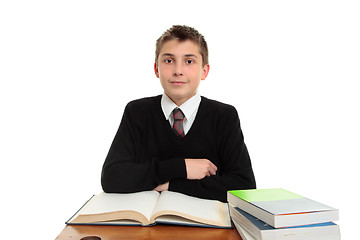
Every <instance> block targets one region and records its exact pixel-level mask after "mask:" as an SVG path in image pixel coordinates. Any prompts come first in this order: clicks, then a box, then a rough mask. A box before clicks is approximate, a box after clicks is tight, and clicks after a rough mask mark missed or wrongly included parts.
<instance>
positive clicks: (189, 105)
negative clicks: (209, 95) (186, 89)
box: [161, 93, 201, 135]
mask: <svg viewBox="0 0 360 240" xmlns="http://www.w3.org/2000/svg"><path fill="white" fill-rule="evenodd" d="M200 102H201V97H200V94H199V93H196V94H195V95H194V96H193V97H191V98H190V99H189V100H187V101H186V102H184V103H183V104H182V105H181V106H180V107H178V106H177V105H176V104H175V103H174V102H173V101H172V100H171V99H170V98H169V97H168V96H167V95H166V94H165V93H164V94H163V95H162V97H161V108H162V110H163V113H164V115H165V118H166V120H168V121H169V123H170V126H171V127H172V125H173V123H174V116H173V115H172V111H173V110H174V109H175V108H177V107H178V108H180V109H181V111H182V112H183V113H184V116H185V117H184V121H183V127H184V133H185V135H186V134H187V133H188V131H189V130H190V128H191V126H192V124H193V123H194V120H195V117H196V114H197V111H198V109H199V106H200Z"/></svg>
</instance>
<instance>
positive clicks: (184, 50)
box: [154, 40, 210, 106]
mask: <svg viewBox="0 0 360 240" xmlns="http://www.w3.org/2000/svg"><path fill="white" fill-rule="evenodd" d="M209 68H210V67H209V64H207V65H205V66H204V67H203V66H202V57H201V54H200V51H199V46H198V45H197V44H196V43H195V42H193V41H191V40H185V41H182V42H180V41H178V40H170V41H167V42H166V43H165V44H164V45H163V47H162V48H161V51H160V54H159V57H158V62H157V63H155V65H154V69H155V75H156V77H158V78H159V79H160V82H161V85H162V87H163V88H164V91H165V93H166V95H167V96H168V97H169V98H170V99H171V100H173V101H174V102H175V104H176V105H178V106H180V105H181V104H183V103H184V102H186V101H187V100H188V99H190V98H191V97H192V96H194V95H195V94H196V91H197V88H198V86H199V84H200V80H205V78H206V77H207V75H208V73H209Z"/></svg>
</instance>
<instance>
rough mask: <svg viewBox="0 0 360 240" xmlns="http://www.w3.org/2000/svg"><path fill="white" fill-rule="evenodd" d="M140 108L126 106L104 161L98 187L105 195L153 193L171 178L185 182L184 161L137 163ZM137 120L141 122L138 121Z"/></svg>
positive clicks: (155, 160) (138, 161) (143, 161)
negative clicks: (183, 179)
mask: <svg viewBox="0 0 360 240" xmlns="http://www.w3.org/2000/svg"><path fill="white" fill-rule="evenodd" d="M138 109H139V107H138V106H137V105H135V106H134V104H131V103H129V104H128V105H127V106H126V108H125V110H124V114H123V117H122V120H121V123H120V126H119V129H118V131H117V133H116V135H115V138H114V140H113V142H112V144H111V147H110V149H109V152H108V155H107V157H106V159H105V162H104V165H103V168H102V173H101V184H102V188H103V190H104V191H105V192H112V193H130V192H138V191H145V190H153V189H154V188H155V187H157V186H158V185H159V184H162V183H165V182H168V181H169V180H171V179H173V178H186V168H185V162H184V159H183V158H173V159H166V160H160V159H158V158H156V157H152V158H150V157H149V158H148V159H139V158H138V157H137V156H136V153H137V152H138V149H139V148H140V147H141V146H140V144H139V139H141V134H142V132H144V130H143V128H144V126H143V122H144V121H142V120H141V116H140V117H139V113H138ZM139 119H140V120H139Z"/></svg>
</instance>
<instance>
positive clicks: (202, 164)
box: [185, 158, 217, 180]
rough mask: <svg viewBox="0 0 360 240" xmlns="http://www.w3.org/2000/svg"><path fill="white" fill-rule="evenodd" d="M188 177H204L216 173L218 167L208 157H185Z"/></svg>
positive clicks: (190, 178)
mask: <svg viewBox="0 0 360 240" xmlns="http://www.w3.org/2000/svg"><path fill="white" fill-rule="evenodd" d="M185 165H186V172H187V179H189V180H195V179H203V178H205V177H210V176H211V175H215V174H216V171H217V167H216V166H215V165H214V164H213V163H212V162H211V161H209V160H208V159H190V158H187V159H185Z"/></svg>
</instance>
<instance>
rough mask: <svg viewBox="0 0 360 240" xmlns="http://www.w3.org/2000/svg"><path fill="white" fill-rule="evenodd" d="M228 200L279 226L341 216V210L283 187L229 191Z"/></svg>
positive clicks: (333, 219) (309, 222) (289, 225)
mask: <svg viewBox="0 0 360 240" xmlns="http://www.w3.org/2000/svg"><path fill="white" fill-rule="evenodd" d="M228 202H229V203H230V204H231V205H233V206H235V207H238V208H240V209H241V210H243V211H245V212H247V213H249V214H251V215H253V216H254V217H256V218H258V219H260V220H262V221H264V222H266V223H267V224H269V225H270V226H272V227H275V228H282V227H292V226H301V225H309V224H316V223H323V222H332V221H337V220H338V219H339V211H338V210H337V209H335V208H332V207H329V206H327V205H325V204H322V203H319V202H316V201H314V200H311V199H309V198H306V197H303V196H300V195H298V194H295V193H293V192H290V191H287V190H284V189H281V188H275V189H250V190H233V191H228Z"/></svg>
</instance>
